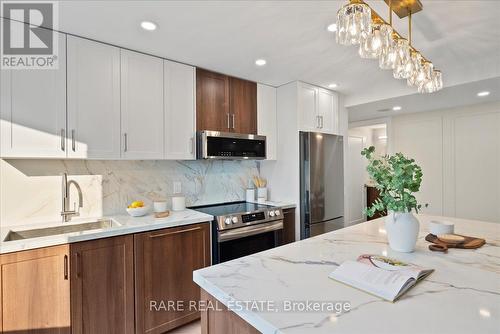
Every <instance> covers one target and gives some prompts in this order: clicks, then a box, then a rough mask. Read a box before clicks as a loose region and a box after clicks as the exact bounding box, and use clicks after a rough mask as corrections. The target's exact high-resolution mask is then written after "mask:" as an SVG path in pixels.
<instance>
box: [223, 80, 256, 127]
mask: <svg viewBox="0 0 500 334" xmlns="http://www.w3.org/2000/svg"><path fill="white" fill-rule="evenodd" d="M229 96H230V98H229V113H230V114H231V115H230V116H231V122H230V123H231V124H230V126H231V131H232V132H236V133H250V134H257V84H256V83H255V82H251V81H247V80H242V79H238V78H233V77H230V78H229Z"/></svg>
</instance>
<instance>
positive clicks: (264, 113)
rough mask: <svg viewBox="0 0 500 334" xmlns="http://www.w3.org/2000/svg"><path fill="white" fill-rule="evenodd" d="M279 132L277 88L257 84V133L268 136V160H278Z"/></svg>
mask: <svg viewBox="0 0 500 334" xmlns="http://www.w3.org/2000/svg"><path fill="white" fill-rule="evenodd" d="M277 132H278V125H277V113H276V88H274V87H271V86H266V85H261V84H257V133H258V134H259V135H262V136H266V155H267V160H276V152H277V144H278V143H277V137H278V133H277Z"/></svg>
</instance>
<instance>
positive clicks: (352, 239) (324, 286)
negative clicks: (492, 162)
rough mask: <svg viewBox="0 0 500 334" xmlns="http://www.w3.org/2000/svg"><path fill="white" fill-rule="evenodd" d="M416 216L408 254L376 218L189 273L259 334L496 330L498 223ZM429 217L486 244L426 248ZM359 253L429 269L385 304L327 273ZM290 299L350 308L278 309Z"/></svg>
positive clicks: (499, 324)
mask: <svg viewBox="0 0 500 334" xmlns="http://www.w3.org/2000/svg"><path fill="white" fill-rule="evenodd" d="M418 219H419V221H420V235H419V240H418V243H417V249H416V251H415V252H413V253H398V252H395V251H392V250H391V249H390V248H389V245H388V244H387V241H386V232H385V229H384V222H383V218H382V219H377V220H373V221H370V222H366V223H362V224H359V225H354V226H351V227H348V228H344V229H341V230H338V231H334V232H330V233H327V234H323V235H320V236H317V237H314V238H310V239H307V240H303V241H299V242H296V243H292V244H288V245H285V246H282V247H278V248H274V249H271V250H269V251H265V252H261V253H257V254H254V255H250V256H247V257H243V258H240V259H236V260H233V261H229V262H225V263H222V264H219V265H216V266H212V267H208V268H204V269H201V270H197V271H195V272H194V273H193V278H194V281H195V282H196V283H197V284H198V285H199V286H200V287H202V288H203V289H204V290H206V291H207V292H208V293H209V294H211V295H213V296H214V297H215V298H217V299H218V300H220V301H221V302H222V303H224V304H225V305H226V306H229V307H230V308H231V309H232V310H233V311H234V312H236V313H237V314H238V315H239V316H240V317H242V318H243V319H244V320H245V321H247V322H248V323H250V324H251V325H252V326H254V327H255V328H256V329H258V330H259V331H261V332H262V333H287V334H288V333H290V334H292V333H294V334H295V333H313V334H314V333H398V334H402V333H499V329H500V224H496V223H485V222H479V221H470V220H460V219H454V218H443V217H432V216H424V215H419V216H418ZM433 219H434V220H436V219H437V220H447V221H452V222H454V224H455V233H458V234H464V235H469V236H475V237H482V238H485V239H486V242H487V243H486V245H484V246H483V247H481V248H479V249H477V250H464V249H450V250H449V251H448V253H446V254H445V253H440V252H431V251H429V250H428V245H429V243H428V242H427V241H425V240H424V237H425V235H427V233H428V222H429V221H430V220H433ZM360 254H382V255H387V256H390V257H393V258H397V259H400V260H402V261H406V262H412V263H415V264H418V265H421V266H423V267H428V268H434V269H435V271H434V272H433V273H432V274H431V275H430V276H429V277H427V278H426V279H425V280H424V281H422V282H421V283H419V284H417V285H416V286H415V287H414V288H413V289H411V290H410V291H409V292H408V293H406V294H405V295H403V297H401V298H400V299H399V300H398V301H396V302H395V303H391V302H387V301H384V300H382V299H380V298H377V297H375V296H372V295H370V294H367V293H365V292H362V291H359V290H356V289H354V288H351V287H349V286H347V285H343V284H341V283H338V282H336V281H334V280H332V279H330V278H328V274H329V273H330V272H332V271H333V270H334V269H335V268H336V267H337V266H338V265H339V264H341V263H342V262H343V261H346V260H355V259H356V258H357V257H358V256H359V255H360ZM255 301H257V302H261V301H265V302H266V303H265V304H255V303H253V302H255ZM290 301H298V302H300V303H301V305H304V304H303V302H308V301H310V302H318V301H319V302H323V301H324V302H348V303H349V304H350V311H349V312H344V313H340V314H336V312H334V311H333V312H332V311H328V310H323V311H313V310H309V311H287V312H283V308H284V307H285V303H288V308H290V307H289V306H290V303H289V302H290ZM269 302H270V303H269ZM262 305H265V306H262Z"/></svg>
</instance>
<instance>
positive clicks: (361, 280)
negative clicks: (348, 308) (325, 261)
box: [330, 261, 415, 301]
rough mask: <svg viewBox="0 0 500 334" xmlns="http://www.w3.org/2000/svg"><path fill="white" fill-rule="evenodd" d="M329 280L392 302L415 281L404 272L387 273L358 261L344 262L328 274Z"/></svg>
mask: <svg viewBox="0 0 500 334" xmlns="http://www.w3.org/2000/svg"><path fill="white" fill-rule="evenodd" d="M330 278H332V279H334V280H337V281H339V282H342V283H345V284H347V285H350V286H352V287H355V288H358V289H360V290H363V291H365V292H368V293H371V294H373V295H375V296H378V297H381V298H384V299H386V300H389V301H394V300H395V299H396V298H397V297H398V296H399V294H400V292H401V291H402V290H403V288H405V287H406V286H408V284H410V285H411V283H410V281H413V282H415V279H414V278H413V277H412V276H411V275H409V274H407V273H406V272H399V271H388V270H384V269H380V268H378V267H376V266H371V265H366V264H365V263H363V262H358V261H346V262H344V263H342V264H341V265H340V266H339V267H338V268H337V269H336V270H335V271H333V272H332V273H331V274H330Z"/></svg>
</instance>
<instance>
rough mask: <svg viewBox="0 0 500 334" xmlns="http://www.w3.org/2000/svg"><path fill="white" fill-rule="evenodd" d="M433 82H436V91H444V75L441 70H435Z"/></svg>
mask: <svg viewBox="0 0 500 334" xmlns="http://www.w3.org/2000/svg"><path fill="white" fill-rule="evenodd" d="M432 75H433V81H434V91H435V92H437V91H438V90H441V89H443V73H442V72H441V71H439V70H434V71H433V73H432Z"/></svg>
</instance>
